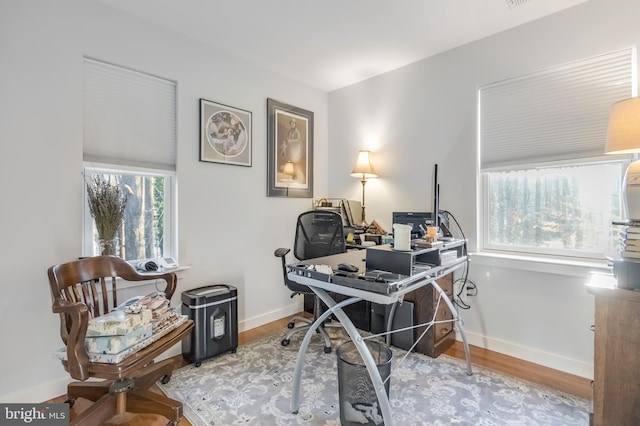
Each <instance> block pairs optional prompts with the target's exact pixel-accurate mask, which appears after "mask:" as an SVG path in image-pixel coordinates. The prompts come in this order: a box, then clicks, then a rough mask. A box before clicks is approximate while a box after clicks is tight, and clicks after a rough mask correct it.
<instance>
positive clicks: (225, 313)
mask: <svg viewBox="0 0 640 426" xmlns="http://www.w3.org/2000/svg"><path fill="white" fill-rule="evenodd" d="M237 306H238V290H237V289H236V288H235V287H232V286H230V285H226V284H214V285H210V286H205V287H199V288H194V289H191V290H187V291H184V292H182V314H183V315H187V316H188V317H189V318H190V319H192V320H193V330H192V331H191V335H190V336H189V337H187V338H186V339H184V340H183V341H182V355H183V356H184V358H185V359H186V360H187V361H189V362H192V363H194V364H195V365H196V367H199V366H200V364H201V361H202V360H205V359H207V358H211V357H212V356H215V355H218V354H221V353H223V352H228V351H230V352H235V350H236V348H237V347H238V309H237Z"/></svg>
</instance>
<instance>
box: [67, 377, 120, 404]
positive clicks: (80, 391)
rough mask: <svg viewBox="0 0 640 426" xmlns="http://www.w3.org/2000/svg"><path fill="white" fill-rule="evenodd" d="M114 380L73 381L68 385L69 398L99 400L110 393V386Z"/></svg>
mask: <svg viewBox="0 0 640 426" xmlns="http://www.w3.org/2000/svg"><path fill="white" fill-rule="evenodd" d="M112 382H113V380H105V381H103V382H72V383H69V385H67V398H69V399H75V398H84V399H88V400H89V401H97V400H99V399H100V398H102V397H103V396H104V395H106V394H108V393H109V386H111V383H112Z"/></svg>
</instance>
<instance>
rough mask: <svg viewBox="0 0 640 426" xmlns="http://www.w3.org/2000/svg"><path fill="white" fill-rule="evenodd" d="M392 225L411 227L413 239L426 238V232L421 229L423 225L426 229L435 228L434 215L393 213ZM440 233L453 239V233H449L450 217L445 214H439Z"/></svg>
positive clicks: (430, 213) (426, 213) (425, 213)
mask: <svg viewBox="0 0 640 426" xmlns="http://www.w3.org/2000/svg"><path fill="white" fill-rule="evenodd" d="M392 216H393V217H392V223H401V224H403V225H410V226H411V238H422V237H424V234H425V233H424V231H423V230H422V229H421V228H420V225H422V226H423V227H424V228H426V227H427V226H433V213H432V212H393V213H392ZM438 224H439V227H438V228H439V229H438V231H439V233H440V234H441V236H443V237H451V236H452V235H451V231H449V215H448V214H447V213H445V212H440V213H438Z"/></svg>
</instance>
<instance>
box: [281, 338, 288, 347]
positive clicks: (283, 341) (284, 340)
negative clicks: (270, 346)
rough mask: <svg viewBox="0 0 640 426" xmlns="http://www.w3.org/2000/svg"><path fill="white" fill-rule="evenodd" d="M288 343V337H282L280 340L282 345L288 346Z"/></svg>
mask: <svg viewBox="0 0 640 426" xmlns="http://www.w3.org/2000/svg"><path fill="white" fill-rule="evenodd" d="M289 343H290V341H289V339H282V341H281V342H280V344H281V345H282V346H289Z"/></svg>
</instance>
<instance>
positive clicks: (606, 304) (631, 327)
mask: <svg viewBox="0 0 640 426" xmlns="http://www.w3.org/2000/svg"><path fill="white" fill-rule="evenodd" d="M587 289H588V291H589V292H590V293H592V294H594V295H595V354H594V380H593V418H592V420H593V422H592V424H593V425H594V426H609V425H615V426H627V425H628V426H636V425H638V424H640V292H637V291H632V290H623V289H618V288H604V287H600V286H597V285H589V286H587Z"/></svg>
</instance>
